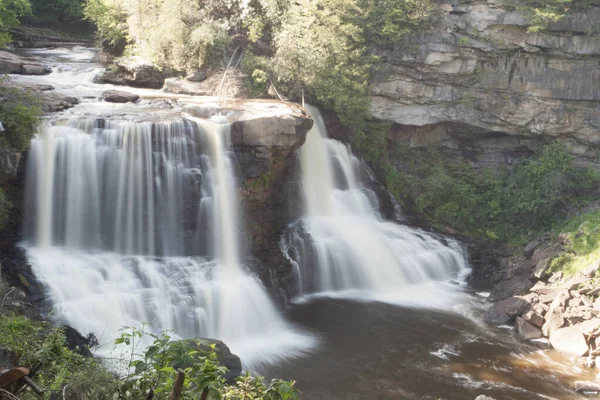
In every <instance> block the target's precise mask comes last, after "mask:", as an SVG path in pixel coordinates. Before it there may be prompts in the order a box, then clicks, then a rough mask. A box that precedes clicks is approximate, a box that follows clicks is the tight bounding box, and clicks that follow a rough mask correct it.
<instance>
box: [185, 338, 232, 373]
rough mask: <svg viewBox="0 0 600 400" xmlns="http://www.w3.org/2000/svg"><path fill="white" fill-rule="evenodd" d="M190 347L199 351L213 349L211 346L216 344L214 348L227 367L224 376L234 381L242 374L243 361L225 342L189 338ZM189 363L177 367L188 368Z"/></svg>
mask: <svg viewBox="0 0 600 400" xmlns="http://www.w3.org/2000/svg"><path fill="white" fill-rule="evenodd" d="M184 342H187V343H188V345H189V346H190V348H192V349H193V350H197V351H211V350H212V349H211V346H213V345H214V348H215V349H214V350H215V352H216V353H217V359H218V360H219V364H221V365H222V366H224V367H225V368H227V370H228V371H227V373H226V374H225V375H224V376H223V377H224V378H225V380H226V381H227V383H233V382H234V381H235V379H236V378H237V377H238V376H240V375H241V374H242V362H241V360H240V358H239V357H238V356H236V355H235V354H232V353H231V350H229V347H227V345H226V344H225V343H223V342H222V341H220V340H217V339H187V340H184ZM187 367H189V365H184V364H180V365H177V366H176V369H177V368H187Z"/></svg>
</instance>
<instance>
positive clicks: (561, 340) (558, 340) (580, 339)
mask: <svg viewBox="0 0 600 400" xmlns="http://www.w3.org/2000/svg"><path fill="white" fill-rule="evenodd" d="M550 344H551V345H552V347H554V348H555V349H556V350H558V351H561V352H563V353H568V354H573V355H576V356H583V355H585V353H587V352H588V345H587V342H586V340H585V337H584V336H583V333H581V328H580V327H579V326H569V327H566V328H560V329H556V330H554V331H552V333H551V334H550Z"/></svg>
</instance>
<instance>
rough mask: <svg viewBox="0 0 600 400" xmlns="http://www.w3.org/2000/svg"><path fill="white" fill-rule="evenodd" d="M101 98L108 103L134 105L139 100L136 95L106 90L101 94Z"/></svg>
mask: <svg viewBox="0 0 600 400" xmlns="http://www.w3.org/2000/svg"><path fill="white" fill-rule="evenodd" d="M102 97H103V98H104V101H108V102H109V103H135V102H136V101H138V100H139V99H140V96H138V95H137V94H135V93H131V92H125V91H123V90H106V91H104V92H102Z"/></svg>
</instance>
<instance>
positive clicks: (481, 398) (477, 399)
mask: <svg viewBox="0 0 600 400" xmlns="http://www.w3.org/2000/svg"><path fill="white" fill-rule="evenodd" d="M475 400H496V399H494V398H493V397H490V396H486V395H483V394H480V395H479V396H477V397H475Z"/></svg>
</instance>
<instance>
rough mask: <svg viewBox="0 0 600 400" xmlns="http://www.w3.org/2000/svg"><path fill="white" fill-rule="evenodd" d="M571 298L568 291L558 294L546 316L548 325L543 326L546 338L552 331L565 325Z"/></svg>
mask: <svg viewBox="0 0 600 400" xmlns="http://www.w3.org/2000/svg"><path fill="white" fill-rule="evenodd" d="M570 297H571V296H570V295H569V292H568V291H566V290H561V291H559V292H558V293H557V294H556V297H555V298H554V300H553V301H552V304H550V308H549V309H548V312H547V313H546V315H545V318H546V323H545V324H544V325H543V326H542V332H543V333H544V335H545V336H549V335H550V333H552V331H554V330H556V329H558V328H560V327H562V326H563V325H564V324H565V311H566V310H565V305H566V303H567V300H568V299H569V298H570Z"/></svg>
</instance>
